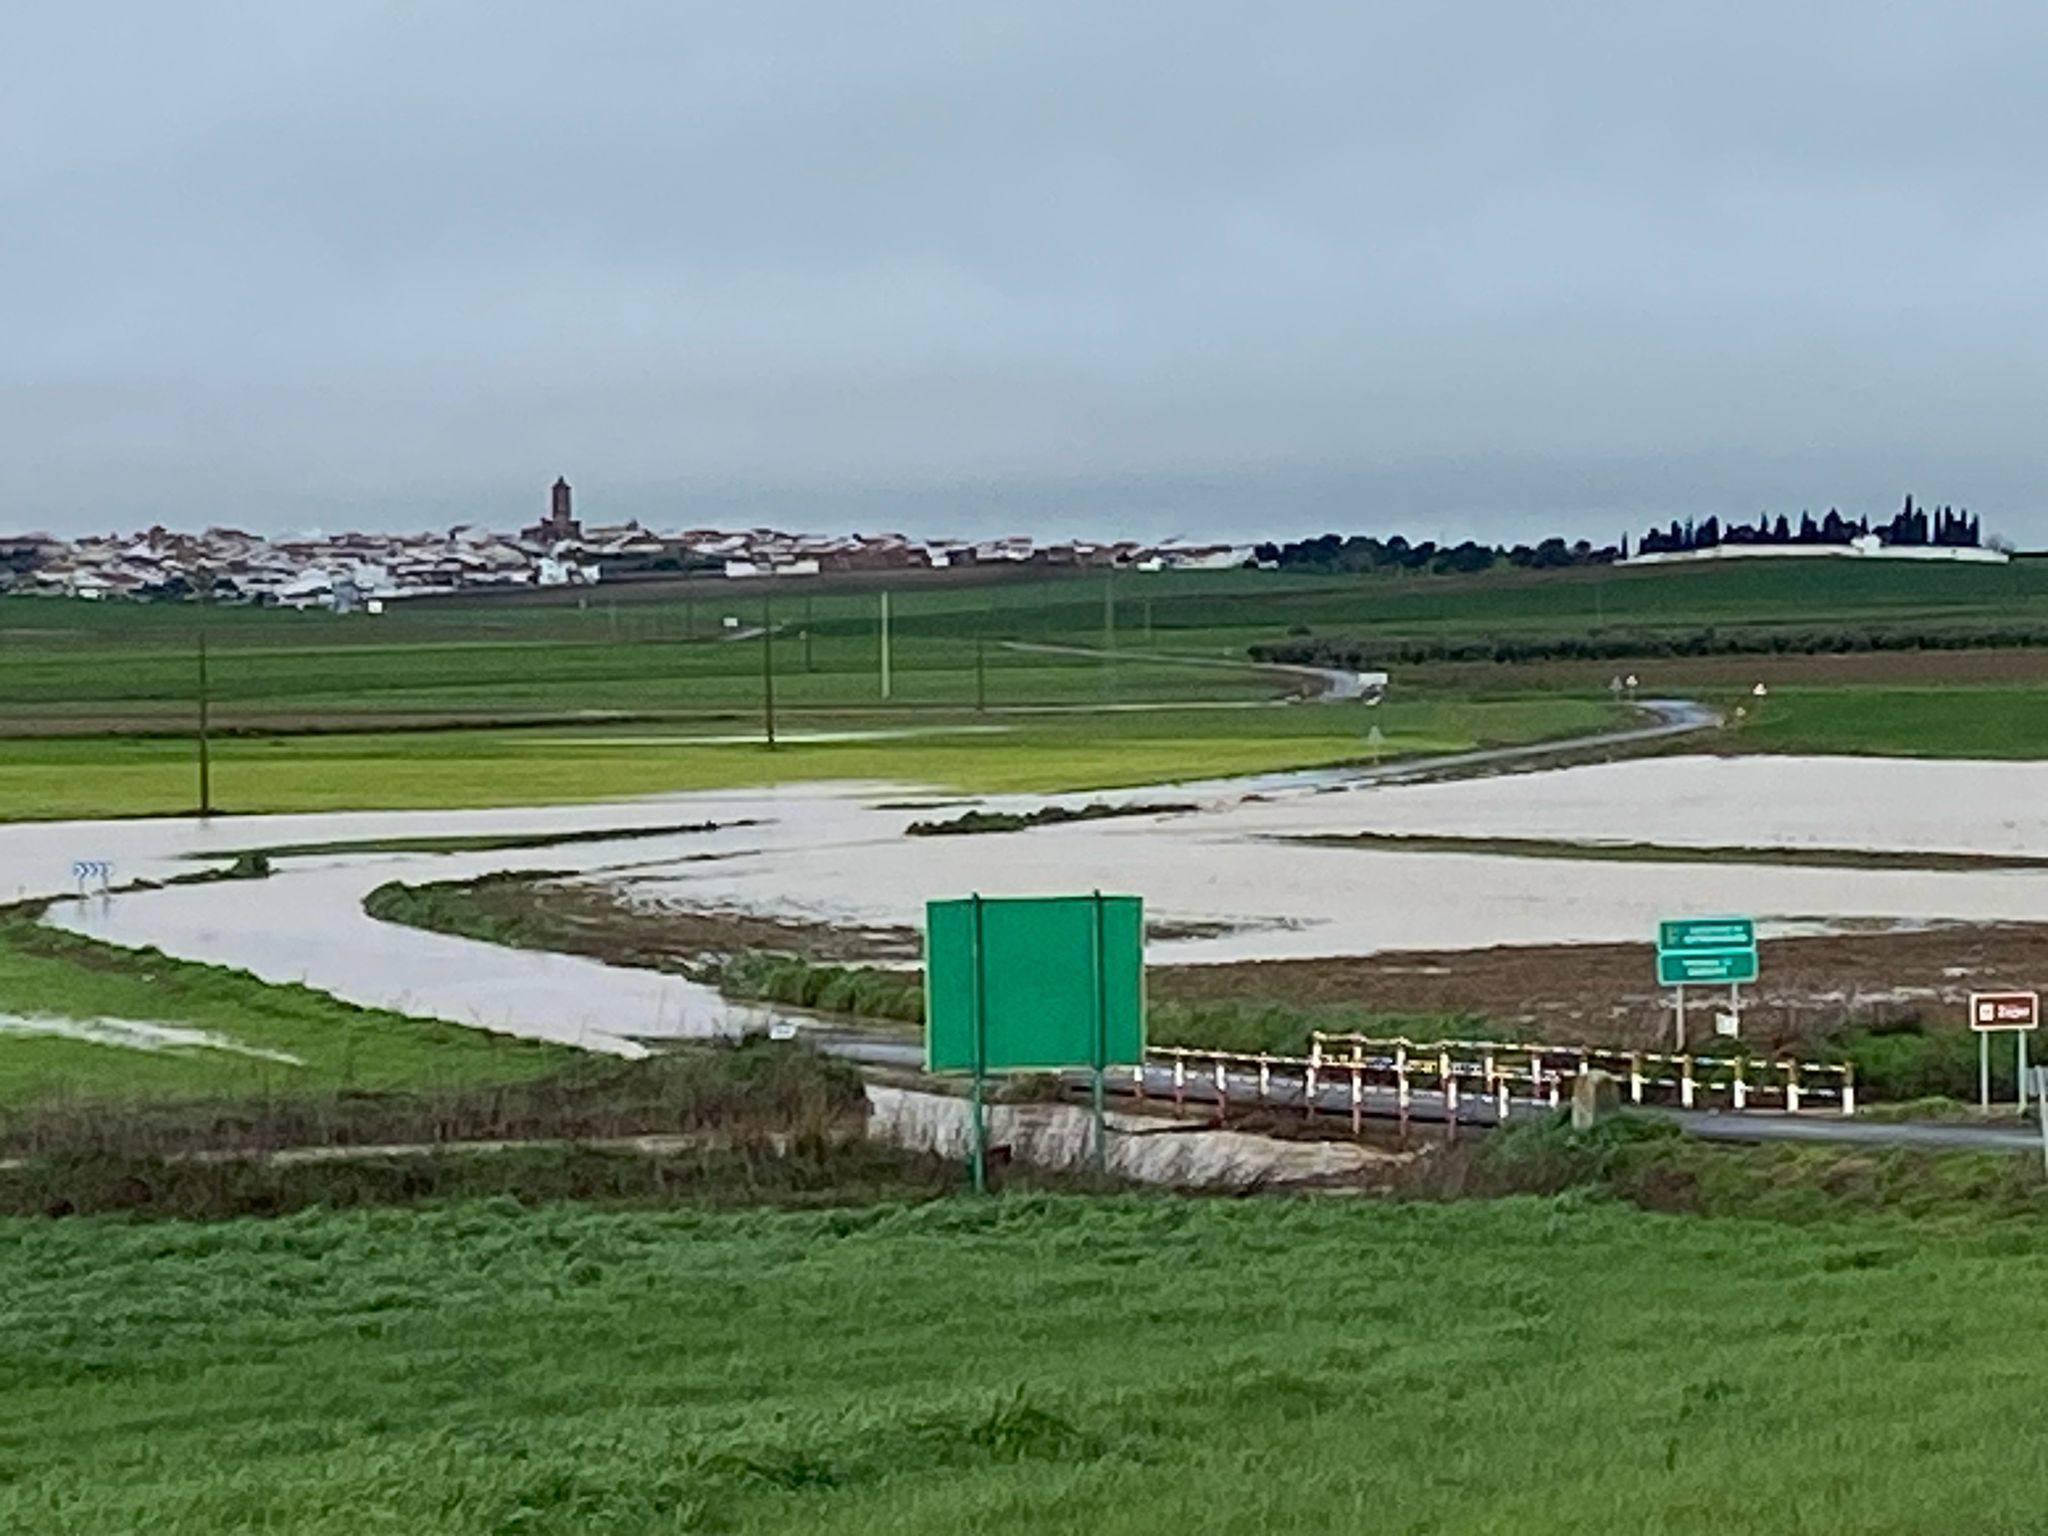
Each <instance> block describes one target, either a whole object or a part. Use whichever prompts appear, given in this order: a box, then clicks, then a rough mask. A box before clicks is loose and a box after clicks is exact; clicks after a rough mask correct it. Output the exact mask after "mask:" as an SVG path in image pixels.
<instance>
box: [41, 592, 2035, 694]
mask: <svg viewBox="0 0 2048 1536" xmlns="http://www.w3.org/2000/svg"><path fill="white" fill-rule="evenodd" d="M582 602H583V605H582V606H578V605H577V603H576V602H575V601H557V602H533V601H505V600H475V601H467V602H461V603H450V602H432V603H425V604H419V603H407V604H400V605H398V606H397V607H396V608H394V609H393V610H392V611H391V612H389V613H387V614H385V615H383V616H381V617H375V618H372V617H368V616H362V615H352V616H347V617H340V618H337V617H334V616H332V615H324V614H314V613H288V612H276V611H259V610H254V609H234V608H224V609H215V610H212V611H211V612H210V614H208V615H206V620H207V623H208V626H209V628H210V630H211V634H212V645H213V658H214V665H213V669H212V670H213V678H212V691H213V695H214V698H215V700H216V702H217V705H218V707H219V709H220V711H221V713H222V714H223V716H224V717H225V718H227V719H229V720H232V719H234V718H235V717H236V716H238V715H252V714H265V715H269V716H300V717H304V718H305V719H306V720H308V721H318V720H320V719H323V718H329V719H342V718H349V719H355V718H360V717H375V716H378V715H399V714H404V715H453V716H464V715H468V716H478V715H482V716H486V717H503V716H506V715H513V714H550V713H553V714H560V713H564V712H575V711H589V710H619V711H627V712H633V713H641V714H646V713H663V712H666V713H683V714H688V713H693V712H699V713H701V712H716V711H721V710H731V709H734V708H741V707H745V708H751V707H753V706H754V705H755V703H756V701H757V699H758V696H759V690H760V673H761V646H760V643H759V642H758V641H755V640H740V641H736V642H727V641H725V640H724V639H722V638H721V637H724V636H728V635H730V634H731V633H733V632H732V631H729V630H727V629H726V628H725V626H724V621H725V620H726V619H728V618H730V619H734V620H738V621H741V622H742V623H743V625H746V626H752V625H756V624H759V623H760V622H761V621H762V619H763V618H764V617H769V618H771V619H772V621H773V622H774V623H775V624H776V625H777V626H778V634H777V639H776V641H775V652H776V658H775V665H776V672H777V676H778V688H779V691H780V692H781V694H782V696H783V698H784V701H785V703H786V704H787V705H789V706H790V707H792V708H805V707H830V708H840V709H844V708H849V707H859V706H873V705H877V704H879V703H880V702H881V692H880V683H879V661H880V650H879V628H878V610H879V603H878V597H877V594H876V590H875V589H874V588H873V587H872V586H865V587H854V586H848V585H847V584H845V583H844V582H840V583H837V584H834V583H830V582H823V583H819V584H817V585H815V586H808V587H807V586H804V585H803V584H800V583H781V584H779V585H778V586H776V587H775V588H774V589H773V590H772V591H771V590H769V589H764V588H760V587H750V586H747V585H746V584H743V583H734V582H727V581H723V580H718V579H706V580H702V581H698V582H694V583H689V584H679V583H671V584H668V585H663V586H628V587H623V588H618V589H606V588H599V589H597V590H596V592H595V593H593V594H591V595H589V596H588V597H586V598H585V599H583V600H582ZM764 604H766V605H768V609H767V610H764ZM768 610H772V611H768ZM893 613H894V618H893V633H894V636H895V647H894V658H893V659H894V671H893V679H892V682H893V689H892V698H891V703H892V705H893V706H894V707H898V708H905V709H908V708H915V707H918V706H929V705H934V704H945V705H961V704H965V703H968V702H971V701H972V700H973V699H974V698H975V697H976V696H977V647H979V650H980V658H981V662H982V666H981V668H980V669H979V671H980V675H981V677H982V679H983V681H984V682H985V684H986V686H985V689H983V690H981V691H984V692H985V693H986V696H987V698H988V700H989V701H990V702H991V703H993V704H997V705H1004V704H1012V705H1014V704H1027V703H1041V704H1042V703H1095V702H1100V701H1102V700H1104V699H1107V698H1121V699H1126V700H1135V699H1153V700H1173V699H1189V698H1205V699H1206V698H1217V697H1238V698H1245V697H1257V696H1260V695H1262V694H1266V693H1270V692H1271V691H1272V687H1271V684H1270V683H1268V682H1265V681H1262V680H1259V679H1256V678H1254V677H1251V676H1249V675H1246V674H1234V673H1232V672H1231V671H1229V670H1227V669H1207V668H1205V669H1199V670H1197V669H1189V668H1183V667H1164V666H1158V665H1150V664H1147V663H1145V662H1143V661H1140V660H1136V659H1126V660H1124V661H1122V662H1119V663H1117V664H1116V665H1115V666H1113V667H1106V666H1105V665H1103V664H1102V663H1101V662H1100V661H1097V660H1093V659H1090V658H1087V657H1080V656H1056V655H1049V654H1046V653H1043V652H1031V651H1017V650H1012V649H1008V648H1007V647H1006V646H1005V645H1004V642H1005V641H1021V642H1027V643H1032V644H1055V645H1078V646H1101V645H1104V644H1105V643H1111V644H1113V645H1114V647H1115V648H1117V649H1119V650H1122V651H1126V652H1131V653H1149V654H1163V655H1171V656H1178V657H1190V658H1203V659H1208V660H1211V661H1239V662H1241V661H1242V660H1244V658H1245V648H1246V646H1248V645H1249V644H1251V643H1252V642H1254V641H1259V640H1276V639H1280V638H1283V637H1284V636H1285V635H1286V634H1287V633H1288V632H1289V631H1290V630H1292V629H1313V630H1315V631H1317V632H1318V633H1341V634H1349V635H1354V636H1359V637H1365V638H1372V637H1379V638H1384V639H1398V640H1418V639H1419V640H1461V639H1472V638H1488V637H1494V636H1499V635H1503V634H1512V635H1522V636H1544V635H1574V634H1588V633H1599V632H1603V631H1626V632H1638V631H1641V632H1657V631H1671V630H1684V629H1699V628H1702V627H1710V626H1711V627H1718V628H1720V629H1723V630H1741V629H1744V628H1756V627H1761V628H1773V627H1779V628H1784V627H1802V626H1803V627H1812V626H1815V625H1846V626H1859V625H1860V626H1874V627H1884V626H1894V627H1897V626H1905V627H1911V628H1915V629H1919V630H1925V631H1929V632H1939V631H1941V630H1943V629H1945V628H1951V627H1956V626H1969V625H1994V624H1996V625H2025V624H2048V560H2023V561H2018V562H2015V563H2013V564H2012V565H2009V566H2004V567H1966V566H1953V567H1942V566H1936V567H1903V566H1897V565H1881V564H1857V563H1854V562H1848V561H1840V562H1819V563H1808V562H1801V563H1800V564H1799V565H1798V566H1797V567H1796V568H1793V567H1790V566H1787V565H1780V564H1770V563H1758V564H1754V565H1748V566H1738V565H1724V566H1708V567H1695V568H1689V569H1688V568H1678V569H1670V568H1667V569H1662V570H1657V569H1643V570H1624V571H1614V570H1586V571H1568V572H1550V573H1497V574H1488V575H1484V576H1477V577H1462V578H1461V577H1419V576H1398V575H1389V574H1379V575H1370V576H1349V577H1311V576H1293V575H1279V574H1275V573H1266V572H1251V571H1234V572H1163V573H1157V574H1146V573H1132V572H1125V573H1120V574H1118V575H1117V576H1115V577H1114V578H1105V577H1103V576H1100V575H1088V576H1067V577H1054V576H1040V577H1036V578H1029V579H1025V578H1020V579H1012V580H1007V581H981V582H977V583H962V582H955V581H940V580H934V579H931V578H929V577H927V578H925V579H923V580H919V579H916V578H912V577H906V578H905V579H904V580H903V581H901V582H900V583H898V584H897V585H896V588H895V590H894V593H893ZM200 619H201V615H200V613H199V612H198V611H197V610H196V609H194V608H192V607H189V606H178V605H135V604H94V603H77V602H57V601H51V600H43V599H29V598H12V599H0V710H4V711H5V712H6V713H7V714H9V715H10V716H12V717H13V719H14V722H15V725H16V726H17V727H18V726H20V725H21V724H22V723H23V722H29V721H33V722H39V723H42V724H45V725H47V724H49V723H51V722H59V723H61V722H63V721H65V720H71V721H74V722H86V723H89V722H91V721H93V720H95V719H98V720H112V721H115V722H118V723H119V724H121V725H122V726H124V727H125V726H130V725H135V724H147V723H149V722H152V721H154V722H156V723H158V724H166V723H173V722H176V721H178V720H181V719H182V718H184V717H185V716H187V715H189V713H190V701H191V698H192V695H193V690H194V682H195V674H196V666H195V656H194V644H195V637H196V632H197V628H198V625H199V622H200Z"/></svg>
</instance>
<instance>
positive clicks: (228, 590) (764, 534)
mask: <svg viewBox="0 0 2048 1536" xmlns="http://www.w3.org/2000/svg"><path fill="white" fill-rule="evenodd" d="M1793 555H1804V556H1829V555H1832V556H1840V557H1854V558H1863V559H1896V560H1949V561H1959V560H1960V561H1980V562H2003V561H2005V560H2006V559H2008V558H2009V556H2008V553H2007V551H2006V550H2004V549H2002V548H1998V547H1996V546H1995V545H1992V544H1987V543H1986V542H1985V541H1984V540H1983V537H1982V532H1981V527H1980V524H1979V523H1978V520H1977V519H1976V518H1975V517H1973V516H1970V515H1969V514H1967V513H1963V512H1958V511H1955V510H1954V509H1952V508H1949V507H1941V508H1937V509H1934V510H1933V511H1932V512H1930V511H1929V510H1928V509H1926V508H1923V507H1916V506H1915V505H1914V503H1913V499H1912V498H1911V497H1910V496H1909V497H1907V498H1906V502H1905V506H1904V507H1903V509H1902V510H1901V511H1900V512H1899V513H1897V514H1896V515H1895V516H1893V517H1892V518H1891V519H1889V520H1888V521H1882V522H1876V523H1873V522H1872V520H1871V519H1870V518H1868V517H1862V518H1856V519H1850V518H1845V517H1843V516H1842V515H1841V514H1839V513H1837V512H1835V511H1832V510H1831V511H1830V512H1828V514H1827V515H1826V517H1825V518H1823V519H1820V520H1816V519H1814V518H1813V517H1812V516H1811V515H1802V517H1801V518H1800V520H1799V522H1798V523H1796V524H1795V523H1793V522H1791V521H1790V520H1789V519H1788V518H1786V517H1783V516H1780V517H1778V518H1777V519H1776V520H1775V522H1773V521H1772V520H1771V519H1770V518H1767V517H1759V518H1758V519H1757V521H1756V523H1755V524H1754V526H1750V525H1746V524H1743V523H1739V522H1730V523H1728V524H1726V525H1723V524H1722V523H1721V522H1720V521H1718V520H1717V519H1715V518H1712V517H1709V518H1707V519H1705V520H1704V521H1703V522H1699V523H1692V522H1686V523H1682V524H1681V523H1673V524H1671V525H1670V526H1669V527H1668V528H1653V529H1651V530H1649V531H1648V532H1647V533H1645V534H1644V535H1643V537H1642V539H1641V541H1640V543H1639V544H1638V545H1637V547H1636V549H1635V550H1634V551H1633V552H1631V550H1630V546H1629V540H1628V539H1627V538H1626V537H1624V538H1623V539H1622V540H1621V541H1620V542H1619V543H1618V544H1601V545H1596V544H1592V543H1589V542H1588V541H1586V540H1584V539H1580V540H1577V541H1576V542H1570V543H1568V542H1567V541H1566V540H1565V539H1563V538H1562V537H1558V536H1552V537H1549V538H1545V539H1541V540H1539V541H1537V542H1535V543H1522V544H1515V545H1512V546H1509V545H1489V544H1481V543H1476V542H1473V541H1471V540H1466V541H1464V542H1463V543H1459V544H1438V543H1436V542H1435V541H1434V540H1429V539H1423V540H1420V541H1416V542H1411V541H1409V540H1408V539H1406V538H1404V537H1402V536H1401V535H1399V534H1395V535H1392V536H1391V537H1389V538H1386V539H1380V538H1378V537H1375V536H1372V535H1369V534H1350V535H1342V534H1336V533H1327V534H1322V535H1320V536H1318V537H1316V538H1311V539H1299V540H1294V541H1291V542H1288V543H1282V544H1276V543H1258V544H1226V543H1198V542H1191V541H1186V540H1167V541H1165V542H1162V543H1143V542H1139V541H1136V540H1131V539H1122V540H1116V541H1109V542H1096V541H1091V540H1086V539H1070V540H1065V541H1052V542H1047V543H1039V542H1037V541H1035V540H1033V539H1031V538H1029V537H1027V536H1024V535H1014V536H1010V537H1005V538H995V539H914V538H910V537H908V536H906V535H904V534H900V533H844V534H807V533H787V532H783V531H781V530H778V529H773V528H748V529H740V530H729V529H720V528H690V529H684V530H681V531H677V532H662V531H659V530H657V529H652V528H647V527H644V526H642V525H641V524H640V523H638V522H626V523H611V524H593V525H591V526H588V527H586V526H585V525H584V523H583V522H582V520H581V519H580V518H578V517H577V516H576V511H575V503H574V492H573V491H572V490H571V488H570V486H569V482H568V481H567V480H557V481H556V482H555V483H554V485H553V486H552V487H550V488H549V491H548V499H547V514H546V515H545V516H544V517H541V518H540V519H538V520H537V521H535V522H534V523H532V524H530V525H529V526H527V527H525V528H522V529H520V530H519V531H518V532H517V533H511V534H508V533H500V532H497V531H495V530H493V529H489V528H485V527H483V526H481V525H478V524H463V525H460V526H458V527H454V528H450V529H448V530H447V531H446V532H443V533H410V534H406V533H337V534H307V535H299V536H277V537H270V536H266V535H262V534H255V533H245V532H243V531H241V530H240V529H235V528H208V529H207V530H206V531H205V532H203V533H178V532H174V531H172V530H169V529H165V528H160V527H158V528H150V529H148V530H146V531H144V532H141V533H133V534H127V535H120V534H103V535H94V536H88V537H86V538H80V539H61V538H56V537H53V536H51V535H49V534H40V533H31V534H21V535H14V536H8V535H0V593H7V592H14V593H26V594H41V595H47V596H53V597H77V598H95V599H97V598H129V599H135V600H138V601H145V602H149V601H155V602H177V601H184V600H187V599H191V598H194V597H196V596H199V595H201V594H202V593H203V594H204V595H205V596H207V597H208V598H209V599H210V600H212V601H215V602H223V603H252V604H258V605H263V606H277V607H290V608H329V609H333V610H335V611H337V612H342V613H350V612H357V611H363V612H371V613H376V612H381V611H382V609H383V607H384V605H385V604H387V603H390V602H394V601H398V600H401V599H405V598H419V597H446V596H452V595H456V594H462V593H472V594H481V593H488V592H496V591H510V590H517V589H520V588H529V589H530V588H544V587H588V586H596V585H598V584H599V583H601V582H630V581H637V580H649V579H656V578H660V577H664V576H667V577H675V576H683V575H692V576H716V577H727V578H732V579H735V580H738V579H746V578H760V577H778V578H780V577H804V576H822V575H826V574H828V573H844V572H859V571H865V572H887V571H903V572H916V571H939V570H958V569H963V568H972V567H983V568H991V567H992V568H1010V569H1019V570H1022V569H1030V568H1051V569H1073V568H1087V567H1116V568H1121V569H1127V570H1140V571H1162V570H1224V569H1231V568H1235V567H1241V566H1251V567H1256V568H1258V569H1262V570H1280V571H1297V572H1317V573H1324V574H1341V573H1349V572H1358V571H1372V570H1384V569H1398V570H1403V571H1417V572H1425V573H1428V574H1432V575H1469V574H1472V573H1475V572H1479V571H1486V570H1493V569H1498V568H1501V567H1506V568H1510V569H1516V570H1530V571H1551V570H1560V569H1570V568H1574V567H1583V566H1617V565H1619V566H1634V565H1650V564H1663V563H1669V562H1677V561H1685V562H1691V561H1703V560H1716V559H1732V558H1738V557H1754V556H1793Z"/></svg>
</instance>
